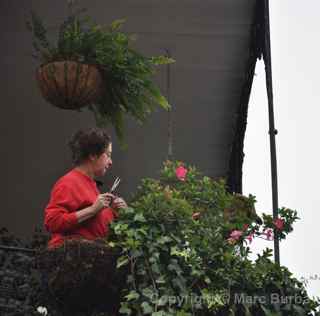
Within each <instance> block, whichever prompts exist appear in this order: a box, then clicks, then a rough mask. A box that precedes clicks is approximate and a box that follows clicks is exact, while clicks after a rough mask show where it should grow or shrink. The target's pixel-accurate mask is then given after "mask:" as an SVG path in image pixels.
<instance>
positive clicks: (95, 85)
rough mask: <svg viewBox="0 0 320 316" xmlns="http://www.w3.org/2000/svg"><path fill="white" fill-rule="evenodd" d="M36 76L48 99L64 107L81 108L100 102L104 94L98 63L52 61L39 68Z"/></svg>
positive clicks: (59, 106)
mask: <svg viewBox="0 0 320 316" xmlns="http://www.w3.org/2000/svg"><path fill="white" fill-rule="evenodd" d="M36 79H37V81H38V86H39V88H40V91H41V94H42V96H43V97H44V99H45V100H47V101H48V102H49V103H51V104H52V105H54V106H56V107H58V108H61V109H68V110H76V109H80V108H82V107H84V106H87V105H88V104H92V103H95V102H97V101H98V100H99V98H100V97H101V94H102V87H103V80H102V76H101V74H100V72H99V70H98V68H97V67H96V66H94V65H88V64H82V63H79V62H75V61H57V62H52V63H48V64H46V65H43V66H40V67H39V68H38V69H37V72H36Z"/></svg>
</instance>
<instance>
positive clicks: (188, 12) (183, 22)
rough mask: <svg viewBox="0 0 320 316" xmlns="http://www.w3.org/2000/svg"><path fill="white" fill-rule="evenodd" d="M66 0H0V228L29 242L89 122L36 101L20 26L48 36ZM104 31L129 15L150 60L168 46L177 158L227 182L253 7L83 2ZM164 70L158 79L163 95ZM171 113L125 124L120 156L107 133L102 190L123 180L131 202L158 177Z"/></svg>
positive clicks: (250, 0)
mask: <svg viewBox="0 0 320 316" xmlns="http://www.w3.org/2000/svg"><path fill="white" fill-rule="evenodd" d="M66 3H67V2H66V1H49V0H41V1H40V0H32V1H30V0H29V1H27V0H1V2H0V39H1V59H0V69H1V72H0V82H1V85H0V87H1V88H0V89H1V110H2V113H1V124H0V126H1V133H0V135H1V139H0V141H1V147H2V154H1V158H0V159H1V162H0V165H1V167H2V173H3V176H2V181H1V185H2V188H1V200H2V203H1V215H0V226H7V227H8V228H9V229H10V230H11V231H13V232H14V233H16V234H18V235H20V236H26V235H30V233H31V232H32V230H33V228H34V227H35V226H36V225H38V226H39V225H40V226H41V223H42V219H43V209H44V207H45V205H46V203H47V201H48V198H49V194H50V190H51V187H52V185H53V184H54V182H55V181H56V180H57V178H58V177H60V176H61V175H63V174H64V173H65V172H66V171H67V170H68V169H69V168H70V167H71V164H70V158H69V152H68V149H67V146H66V143H67V140H68V138H69V137H70V135H71V134H72V133H73V132H74V131H76V130H77V129H78V128H81V127H87V126H91V125H94V120H93V117H92V115H91V113H89V112H87V111H84V112H82V113H78V112H72V111H65V110H60V109H57V108H54V107H53V106H51V105H49V104H48V103H46V102H45V101H44V100H43V99H42V98H41V96H40V93H39V91H38V89H37V84H36V81H35V78H34V73H35V70H36V67H37V63H36V61H34V60H33V59H32V58H31V53H32V47H31V36H30V34H29V33H28V32H27V31H26V28H25V19H26V17H27V14H28V12H29V11H30V9H31V8H32V9H34V10H36V12H37V13H38V14H39V15H40V16H42V17H43V18H44V20H45V22H46V25H48V26H49V29H50V34H51V35H50V36H52V38H54V34H55V32H56V31H57V26H58V24H59V23H60V22H61V21H62V20H63V18H64V17H65V15H66V14H67V5H66ZM79 4H80V5H82V6H84V7H86V8H88V13H89V14H90V15H91V16H92V17H93V18H94V19H95V21H96V22H98V23H101V24H109V23H111V21H112V20H114V19H118V18H123V17H125V18H127V23H126V25H125V28H124V29H125V30H126V31H128V32H130V33H135V34H137V35H138V40H137V43H136V44H135V45H136V47H137V48H138V49H139V50H140V51H142V52H143V53H145V54H147V55H152V54H164V53H165V50H166V49H169V51H170V53H171V55H172V56H173V57H174V58H175V59H176V61H177V62H176V64H174V65H173V66H172V67H171V72H170V74H171V75H170V90H171V103H172V106H173V112H172V117H173V153H174V156H175V158H177V159H179V160H183V161H185V162H188V163H192V164H195V165H196V166H198V167H199V168H200V169H201V170H202V171H203V172H204V173H206V174H207V175H209V176H212V177H222V176H225V175H226V173H227V171H228V170H227V169H228V163H229V158H230V150H231V144H232V141H233V138H234V129H235V122H236V117H237V116H236V115H237V108H238V106H239V96H240V94H241V91H242V89H243V84H244V81H245V75H246V69H245V66H246V61H247V59H248V56H249V39H250V30H251V26H252V22H253V12H254V4H255V1H254V0H242V1H239V0H210V1H209V0H208V1H207V0H203V1H195V0H180V1H169V0H161V1H158V0H135V1H129V0H117V1H98V0H93V1H84V0H83V1H79ZM166 71H167V68H166V67H163V68H161V70H160V72H159V73H158V75H157V76H156V77H155V80H156V82H157V83H158V84H159V86H160V87H161V89H162V91H163V92H164V93H166V86H167V81H166V80H167V73H166ZM167 125H168V113H166V112H164V111H162V110H157V111H156V112H155V113H154V114H152V115H151V116H150V120H149V121H148V123H147V124H146V125H145V126H144V127H141V126H138V125H136V124H135V123H134V122H132V121H131V120H130V119H128V121H127V132H126V137H127V142H128V149H127V150H126V151H122V150H120V148H119V146H118V143H117V140H116V138H115V136H114V133H113V131H112V129H111V128H110V133H111V134H112V136H113V140H114V155H113V160H114V164H113V168H112V171H111V172H110V173H109V174H108V175H106V177H105V179H103V180H104V181H105V182H106V184H107V186H106V187H105V188H104V189H107V187H108V184H110V182H112V180H113V179H114V177H115V176H120V177H121V178H122V183H121V186H120V189H119V192H120V193H121V194H123V195H124V196H125V197H127V198H129V197H130V195H131V193H132V192H133V191H134V190H135V188H136V186H137V184H138V182H139V180H140V179H141V178H142V177H145V176H157V171H158V170H159V169H160V167H161V164H162V161H163V160H165V159H166V157H167V147H168V137H167V133H168V127H167Z"/></svg>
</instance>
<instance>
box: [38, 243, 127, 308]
mask: <svg viewBox="0 0 320 316" xmlns="http://www.w3.org/2000/svg"><path fill="white" fill-rule="evenodd" d="M118 257H119V251H117V250H115V249H114V248H109V247H107V246H106V245H105V243H104V242H103V241H102V242H99V241H86V240H69V241H68V240H67V241H65V243H64V245H63V246H61V247H59V248H55V249H51V250H50V249H46V250H44V251H42V252H41V253H39V255H38V256H37V267H38V269H39V270H40V271H41V272H42V274H43V275H44V276H45V278H46V280H47V282H48V289H49V291H50V293H51V295H53V296H54V297H55V299H56V300H57V302H58V303H59V305H60V306H61V307H62V308H67V309H69V310H73V311H84V310H93V309H96V308H98V309H100V310H104V311H109V312H110V311H115V310H117V309H118V308H119V303H120V302H119V298H120V289H121V287H122V286H123V285H124V284H125V280H126V274H127V273H126V271H125V270H124V269H122V270H121V269H117V268H116V262H117V258H118Z"/></svg>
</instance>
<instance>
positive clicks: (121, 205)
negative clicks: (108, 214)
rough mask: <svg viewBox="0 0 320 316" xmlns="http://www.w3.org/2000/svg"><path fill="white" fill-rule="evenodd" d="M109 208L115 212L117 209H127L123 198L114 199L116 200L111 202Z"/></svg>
mask: <svg viewBox="0 0 320 316" xmlns="http://www.w3.org/2000/svg"><path fill="white" fill-rule="evenodd" d="M111 207H112V208H113V209H115V210H117V209H119V208H126V207H128V205H127V203H126V201H125V200H124V199H123V198H121V197H116V198H115V199H114V200H113V202H112V204H111Z"/></svg>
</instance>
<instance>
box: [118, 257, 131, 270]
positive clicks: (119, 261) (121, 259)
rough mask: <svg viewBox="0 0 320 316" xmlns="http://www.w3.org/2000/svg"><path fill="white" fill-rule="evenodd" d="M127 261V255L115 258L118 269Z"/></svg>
mask: <svg viewBox="0 0 320 316" xmlns="http://www.w3.org/2000/svg"><path fill="white" fill-rule="evenodd" d="M128 263H129V258H128V257H120V258H119V259H118V260H117V269H119V268H120V267H122V266H124V265H126V264H128Z"/></svg>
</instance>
